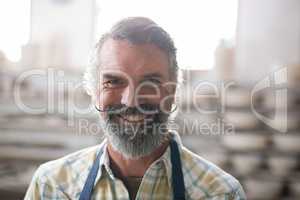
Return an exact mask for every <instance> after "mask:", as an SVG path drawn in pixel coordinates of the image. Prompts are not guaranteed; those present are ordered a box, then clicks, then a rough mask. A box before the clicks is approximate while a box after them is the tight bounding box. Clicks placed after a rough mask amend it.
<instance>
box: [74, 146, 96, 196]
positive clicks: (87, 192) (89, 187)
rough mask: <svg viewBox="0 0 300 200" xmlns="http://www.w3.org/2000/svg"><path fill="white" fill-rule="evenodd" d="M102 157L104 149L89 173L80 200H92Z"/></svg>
mask: <svg viewBox="0 0 300 200" xmlns="http://www.w3.org/2000/svg"><path fill="white" fill-rule="evenodd" d="M101 155H102V148H101V150H100V151H99V153H98V154H97V157H96V160H95V161H94V163H93V166H92V169H91V170H90V172H89V175H88V177H87V179H86V182H85V184H84V187H83V190H82V192H81V193H80V197H79V200H90V199H91V196H92V193H93V192H92V191H93V188H94V184H95V179H96V177H97V173H98V170H99V163H100V157H101Z"/></svg>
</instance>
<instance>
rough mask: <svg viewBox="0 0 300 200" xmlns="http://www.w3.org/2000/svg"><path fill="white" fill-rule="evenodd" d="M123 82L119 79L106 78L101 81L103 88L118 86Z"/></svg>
mask: <svg viewBox="0 0 300 200" xmlns="http://www.w3.org/2000/svg"><path fill="white" fill-rule="evenodd" d="M123 84H124V81H122V80H120V79H111V80H107V81H105V82H104V83H103V87H104V88H111V89H113V88H118V87H120V86H122V85H123Z"/></svg>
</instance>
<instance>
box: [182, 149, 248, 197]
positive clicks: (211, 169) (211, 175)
mask: <svg viewBox="0 0 300 200" xmlns="http://www.w3.org/2000/svg"><path fill="white" fill-rule="evenodd" d="M181 159H182V169H183V174H184V181H185V186H186V190H187V192H188V194H189V195H190V196H191V198H192V199H199V198H203V197H215V196H220V195H227V194H228V195H233V194H236V195H239V194H238V193H241V194H240V195H241V196H243V195H244V194H243V189H242V187H241V185H240V183H239V181H238V180H237V179H236V178H234V177H233V176H231V175H230V174H228V173H226V172H225V171H224V170H222V169H221V168H219V167H218V166H216V165H214V164H213V163H211V162H210V161H208V160H206V159H204V158H202V157H200V156H198V155H197V154H195V153H193V152H191V151H190V150H188V149H187V148H186V147H184V146H182V148H181Z"/></svg>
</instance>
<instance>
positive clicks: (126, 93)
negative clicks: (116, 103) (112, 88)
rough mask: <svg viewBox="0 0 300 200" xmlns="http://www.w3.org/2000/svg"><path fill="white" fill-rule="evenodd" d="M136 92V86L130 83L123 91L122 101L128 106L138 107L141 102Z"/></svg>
mask: <svg viewBox="0 0 300 200" xmlns="http://www.w3.org/2000/svg"><path fill="white" fill-rule="evenodd" d="M135 93H136V92H135V87H134V86H131V85H129V84H128V85H127V87H125V88H124V90H123V91H122V94H121V96H122V97H121V103H122V104H124V105H126V106H127V107H137V106H138V104H139V102H138V99H137V96H136V94H135Z"/></svg>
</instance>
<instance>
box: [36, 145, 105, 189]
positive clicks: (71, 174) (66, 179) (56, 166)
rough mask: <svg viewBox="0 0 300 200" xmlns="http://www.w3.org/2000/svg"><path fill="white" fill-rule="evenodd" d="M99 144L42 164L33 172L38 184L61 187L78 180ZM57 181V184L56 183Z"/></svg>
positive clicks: (89, 163)
mask: <svg viewBox="0 0 300 200" xmlns="http://www.w3.org/2000/svg"><path fill="white" fill-rule="evenodd" d="M98 149H99V145H97V146H93V147H89V148H86V149H83V150H80V151H77V152H74V153H71V154H69V155H66V156H64V157H62V158H59V159H57V160H53V161H49V162H46V163H44V164H42V165H41V166H40V167H39V168H38V170H37V171H36V173H35V178H37V179H38V181H39V183H40V184H47V185H56V186H58V187H63V186H64V185H68V184H70V182H80V181H81V179H82V178H83V176H84V173H85V171H88V170H87V168H88V167H89V166H90V165H92V163H93V161H94V159H95V157H96V154H97V150H98ZM58 183H59V185H58Z"/></svg>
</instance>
